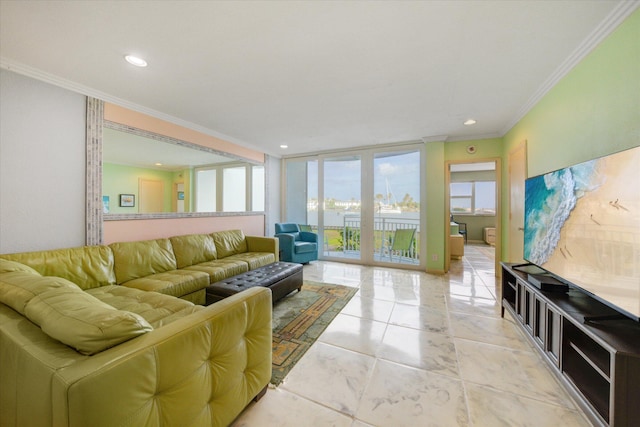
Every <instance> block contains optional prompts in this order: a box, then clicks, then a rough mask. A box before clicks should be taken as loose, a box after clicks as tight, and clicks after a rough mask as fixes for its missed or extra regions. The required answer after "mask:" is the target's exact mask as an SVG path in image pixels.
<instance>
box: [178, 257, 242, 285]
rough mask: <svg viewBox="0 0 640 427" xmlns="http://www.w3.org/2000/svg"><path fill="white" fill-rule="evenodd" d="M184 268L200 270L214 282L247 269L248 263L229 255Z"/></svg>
mask: <svg viewBox="0 0 640 427" xmlns="http://www.w3.org/2000/svg"><path fill="white" fill-rule="evenodd" d="M185 270H192V271H201V272H204V273H206V274H208V275H209V282H210V283H215V282H219V281H220V280H223V279H226V278H228V277H232V276H235V275H237V274H241V273H246V272H247V271H249V264H247V263H246V262H244V261H242V260H237V259H231V258H229V257H227V258H223V259H216V260H213V261H208V262H201V263H200V264H196V265H192V266H189V267H185Z"/></svg>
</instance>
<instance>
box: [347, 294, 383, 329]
mask: <svg viewBox="0 0 640 427" xmlns="http://www.w3.org/2000/svg"><path fill="white" fill-rule="evenodd" d="M391 310H393V302H391V301H383V300H378V299H374V298H366V297H363V296H360V295H355V296H354V297H353V298H351V301H349V303H348V304H347V305H346V306H345V307H344V308H343V309H342V311H341V312H340V313H341V314H349V315H351V316H357V317H362V318H363V319H370V320H377V321H379V322H385V323H386V322H388V321H389V316H391Z"/></svg>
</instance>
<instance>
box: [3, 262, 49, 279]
mask: <svg viewBox="0 0 640 427" xmlns="http://www.w3.org/2000/svg"><path fill="white" fill-rule="evenodd" d="M15 271H22V272H25V273H31V274H36V275H38V276H39V275H40V273H38V272H37V271H36V270H34V269H33V268H31V267H29V266H28V265H25V264H22V263H20V262H17V261H9V260H8V259H4V258H0V274H2V273H11V272H15Z"/></svg>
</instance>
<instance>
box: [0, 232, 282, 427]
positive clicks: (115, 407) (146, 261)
mask: <svg viewBox="0 0 640 427" xmlns="http://www.w3.org/2000/svg"><path fill="white" fill-rule="evenodd" d="M277 260H278V240H277V239H275V238H270V237H255V236H244V235H243V233H242V232H241V231H239V230H233V231H223V232H216V233H211V234H198V235H188V236H176V237H172V238H169V239H158V240H149V241H142V242H123V243H113V244H111V245H108V246H86V247H80V248H71V249H57V250H50V251H39V252H29V253H19V254H4V255H0V425H2V426H78V427H84V426H182V425H184V426H226V425H228V424H230V423H231V422H232V421H233V420H234V419H235V418H236V417H237V416H238V414H240V412H242V410H243V409H244V408H245V406H246V405H247V404H248V403H249V402H250V401H251V400H252V399H254V398H256V397H259V396H261V394H262V393H263V392H264V391H265V390H266V386H267V384H268V383H269V380H270V378H271V307H272V306H271V292H270V291H269V290H268V289H266V288H252V289H249V290H247V291H245V292H241V293H239V294H236V295H234V296H232V297H229V298H226V299H224V300H223V301H220V302H217V303H215V304H212V305H210V306H208V307H204V306H202V305H200V304H203V303H204V301H205V288H206V286H208V285H209V284H210V283H213V282H216V281H219V280H222V279H224V278H226V277H230V276H233V275H236V274H239V273H242V272H244V271H247V270H249V269H254V268H257V267H260V266H262V265H266V264H269V263H271V262H275V261H277Z"/></svg>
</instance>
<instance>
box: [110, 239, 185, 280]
mask: <svg viewBox="0 0 640 427" xmlns="http://www.w3.org/2000/svg"><path fill="white" fill-rule="evenodd" d="M109 247H110V248H111V249H112V250H113V258H114V261H115V273H116V281H117V284H118V285H120V284H122V283H125V282H128V281H129V280H133V279H138V278H140V277H146V276H151V275H152V274H157V273H164V272H165V271H171V270H175V269H176V268H178V267H177V263H176V257H175V255H174V254H173V248H172V247H171V242H170V241H169V239H157V240H143V241H139V242H118V243H112V244H110V245H109Z"/></svg>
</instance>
